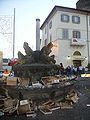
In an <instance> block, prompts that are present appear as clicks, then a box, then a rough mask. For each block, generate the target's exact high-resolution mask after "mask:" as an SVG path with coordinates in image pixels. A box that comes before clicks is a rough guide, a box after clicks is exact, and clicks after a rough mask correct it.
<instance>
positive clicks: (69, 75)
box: [66, 66, 71, 77]
mask: <svg viewBox="0 0 90 120" xmlns="http://www.w3.org/2000/svg"><path fill="white" fill-rule="evenodd" d="M66 73H67V76H68V77H71V67H70V66H67V68H66Z"/></svg>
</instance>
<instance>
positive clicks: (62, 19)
mask: <svg viewBox="0 0 90 120" xmlns="http://www.w3.org/2000/svg"><path fill="white" fill-rule="evenodd" d="M61 21H62V22H69V16H68V15H66V14H62V15H61Z"/></svg>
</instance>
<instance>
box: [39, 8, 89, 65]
mask: <svg viewBox="0 0 90 120" xmlns="http://www.w3.org/2000/svg"><path fill="white" fill-rule="evenodd" d="M41 30H42V40H41V47H43V46H44V45H47V44H48V43H49V42H53V44H54V47H53V49H52V54H53V53H54V54H55V59H56V62H57V63H58V64H59V63H63V64H64V66H65V67H66V66H67V65H82V66H87V65H88V63H90V12H89V11H85V10H78V9H74V8H67V7H62V6H55V7H54V8H53V9H52V11H51V12H50V14H49V15H48V17H47V18H46V20H45V21H44V23H43V24H42V26H41Z"/></svg>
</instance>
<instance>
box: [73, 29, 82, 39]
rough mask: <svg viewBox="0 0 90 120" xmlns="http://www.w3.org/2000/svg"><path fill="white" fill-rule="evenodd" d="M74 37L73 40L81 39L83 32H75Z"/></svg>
mask: <svg viewBox="0 0 90 120" xmlns="http://www.w3.org/2000/svg"><path fill="white" fill-rule="evenodd" d="M72 32H73V33H72V35H73V38H77V39H80V38H81V32H80V31H78V30H73V31H72Z"/></svg>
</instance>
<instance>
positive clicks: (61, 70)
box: [59, 63, 64, 76]
mask: <svg viewBox="0 0 90 120" xmlns="http://www.w3.org/2000/svg"><path fill="white" fill-rule="evenodd" d="M59 74H60V75H61V76H64V67H63V64H62V63H60V72H59Z"/></svg>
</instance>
